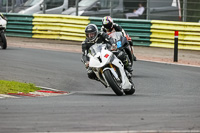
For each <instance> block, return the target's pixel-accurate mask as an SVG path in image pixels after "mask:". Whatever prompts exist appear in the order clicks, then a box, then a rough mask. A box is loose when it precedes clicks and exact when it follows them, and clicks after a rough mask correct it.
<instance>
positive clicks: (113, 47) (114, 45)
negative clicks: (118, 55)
mask: <svg viewBox="0 0 200 133" xmlns="http://www.w3.org/2000/svg"><path fill="white" fill-rule="evenodd" d="M111 50H112V51H116V50H117V45H116V44H115V43H113V44H112V46H111Z"/></svg>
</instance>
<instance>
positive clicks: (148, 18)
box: [146, 0, 150, 20]
mask: <svg viewBox="0 0 200 133" xmlns="http://www.w3.org/2000/svg"><path fill="white" fill-rule="evenodd" d="M146 10H147V20H150V0H147V5H146Z"/></svg>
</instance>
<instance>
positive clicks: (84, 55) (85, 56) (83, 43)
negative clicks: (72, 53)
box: [81, 42, 89, 65]
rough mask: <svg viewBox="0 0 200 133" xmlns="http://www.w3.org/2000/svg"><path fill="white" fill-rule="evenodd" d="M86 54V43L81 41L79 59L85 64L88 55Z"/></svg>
mask: <svg viewBox="0 0 200 133" xmlns="http://www.w3.org/2000/svg"><path fill="white" fill-rule="evenodd" d="M87 54H88V49H87V44H86V43H85V42H82V58H81V61H82V62H83V63H84V64H85V65H86V63H87V62H88V61H89V57H88V56H87Z"/></svg>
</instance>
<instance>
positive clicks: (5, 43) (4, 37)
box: [1, 33, 7, 49]
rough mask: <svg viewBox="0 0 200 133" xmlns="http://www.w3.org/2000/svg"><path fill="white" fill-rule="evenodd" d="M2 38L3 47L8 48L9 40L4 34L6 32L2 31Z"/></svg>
mask: <svg viewBox="0 0 200 133" xmlns="http://www.w3.org/2000/svg"><path fill="white" fill-rule="evenodd" d="M1 40H2V45H1V47H2V49H6V48H7V41H6V36H5V35H4V33H1Z"/></svg>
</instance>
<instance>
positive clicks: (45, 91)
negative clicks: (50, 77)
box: [0, 86, 69, 99]
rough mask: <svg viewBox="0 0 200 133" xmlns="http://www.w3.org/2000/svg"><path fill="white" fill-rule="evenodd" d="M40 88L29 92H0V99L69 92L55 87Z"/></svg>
mask: <svg viewBox="0 0 200 133" xmlns="http://www.w3.org/2000/svg"><path fill="white" fill-rule="evenodd" d="M37 87H39V88H41V90H37V91H35V92H29V93H22V92H18V93H8V94H0V99H2V98H20V97H47V96H59V95H67V94H69V92H67V91H60V90H57V89H52V88H47V87H41V86H37Z"/></svg>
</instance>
